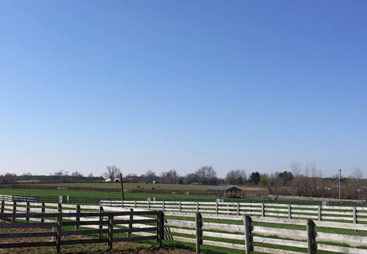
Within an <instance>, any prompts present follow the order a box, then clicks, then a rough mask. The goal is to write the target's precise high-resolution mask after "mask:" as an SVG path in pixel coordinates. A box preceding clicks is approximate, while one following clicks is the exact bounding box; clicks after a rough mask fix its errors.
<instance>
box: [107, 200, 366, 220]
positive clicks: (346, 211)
mask: <svg viewBox="0 0 367 254" xmlns="http://www.w3.org/2000/svg"><path fill="white" fill-rule="evenodd" d="M100 204H101V205H102V206H106V207H122V208H143V209H148V210H162V211H164V212H166V211H167V212H184V213H185V212H186V213H192V212H200V213H202V214H206V213H208V214H224V215H237V216H239V215H250V216H259V217H275V218H287V219H312V220H317V221H335V222H350V223H355V224H356V223H366V222H367V207H350V206H321V205H320V206H317V205H293V204H271V203H241V202H238V203H235V202H180V201H110V200H108V201H101V203H100Z"/></svg>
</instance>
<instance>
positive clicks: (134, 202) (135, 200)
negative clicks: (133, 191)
mask: <svg viewBox="0 0 367 254" xmlns="http://www.w3.org/2000/svg"><path fill="white" fill-rule="evenodd" d="M134 208H136V200H134Z"/></svg>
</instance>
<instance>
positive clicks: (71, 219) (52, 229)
mask: <svg viewBox="0 0 367 254" xmlns="http://www.w3.org/2000/svg"><path fill="white" fill-rule="evenodd" d="M9 205H10V206H9ZM39 205H40V207H37V205H33V206H32V208H31V205H30V203H25V204H24V203H17V202H13V203H12V204H10V203H9V202H5V201H2V202H1V211H0V220H3V221H7V222H12V223H0V230H1V231H4V230H6V229H22V231H23V230H24V229H29V231H28V232H24V231H23V232H10V233H8V232H5V233H2V232H1V233H0V239H12V238H19V239H23V238H26V239H28V238H37V239H38V238H40V239H41V240H40V241H22V242H16V243H9V242H6V243H4V240H2V242H1V243H0V249H1V248H22V247H42V246H53V247H56V250H57V253H60V249H61V246H63V245H70V244H91V243H107V244H108V249H112V246H113V243H115V242H133V241H144V240H156V241H157V243H158V245H159V246H162V240H163V236H164V219H163V212H161V211H118V212H113V211H110V212H105V211H104V209H103V208H102V207H101V208H99V209H100V210H99V212H95V211H93V212H81V209H80V206H76V210H75V211H70V210H65V211H63V209H62V205H61V204H58V205H57V212H54V210H55V209H54V208H49V207H48V206H47V205H46V204H44V203H42V204H39ZM20 207H22V209H20V210H22V212H21V213H19V208H20ZM17 208H18V209H17ZM24 209H25V211H23V210H24ZM31 209H32V210H33V211H34V210H37V212H31ZM39 210H40V211H39ZM50 210H52V211H51V212H50ZM17 211H18V212H17ZM142 216H150V217H142ZM31 222H32V223H31ZM142 224H143V225H144V226H143V227H141V226H139V225H142ZM70 226H73V227H75V230H70V229H67V228H66V227H70ZM86 228H92V229H86ZM32 229H33V230H32ZM34 229H36V230H37V231H39V229H42V230H43V231H45V232H34ZM149 232H150V233H149ZM152 232H153V233H152ZM93 234H94V235H95V234H98V237H94V236H93ZM122 234H127V236H126V237H122ZM71 236H87V237H86V239H80V238H78V239H65V238H64V237H68V238H70V237H71ZM47 239H49V240H47Z"/></svg>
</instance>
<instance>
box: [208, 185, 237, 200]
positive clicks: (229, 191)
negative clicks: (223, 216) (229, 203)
mask: <svg viewBox="0 0 367 254" xmlns="http://www.w3.org/2000/svg"><path fill="white" fill-rule="evenodd" d="M208 191H210V192H214V193H216V194H217V195H219V196H221V197H227V198H239V197H241V193H242V190H241V189H239V188H237V187H236V186H233V185H226V186H208Z"/></svg>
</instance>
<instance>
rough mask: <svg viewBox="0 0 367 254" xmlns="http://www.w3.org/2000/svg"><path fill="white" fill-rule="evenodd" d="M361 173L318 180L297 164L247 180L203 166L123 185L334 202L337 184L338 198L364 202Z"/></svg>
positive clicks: (311, 167)
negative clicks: (237, 189)
mask: <svg viewBox="0 0 367 254" xmlns="http://www.w3.org/2000/svg"><path fill="white" fill-rule="evenodd" d="M108 168H110V169H112V170H109V172H110V174H105V177H111V179H114V178H115V177H117V175H118V174H119V173H120V170H119V169H118V168H117V167H115V166H111V167H108ZM362 176H363V172H362V170H360V169H356V170H355V171H354V173H353V175H352V176H349V177H341V178H339V176H338V175H335V176H332V177H322V172H321V170H319V169H317V168H316V164H315V163H309V164H306V165H304V166H302V164H301V163H299V162H293V163H292V164H291V170H290V171H282V172H275V173H273V174H265V173H260V172H258V171H255V172H251V173H250V175H249V176H247V174H246V171H245V170H239V169H238V170H231V171H229V172H228V173H227V174H226V176H225V177H224V178H220V177H217V174H216V171H215V170H214V169H213V167H211V166H203V167H201V168H200V169H198V170H196V171H195V172H194V173H189V174H187V175H185V176H180V175H179V174H178V173H177V171H176V170H174V169H172V170H169V171H165V172H162V173H161V174H160V175H157V174H156V173H155V172H153V171H151V170H149V171H147V172H146V173H145V174H141V175H139V176H138V175H136V174H128V175H125V176H124V181H125V182H133V183H134V182H135V183H137V182H157V183H158V182H159V183H169V184H203V185H220V184H229V185H253V186H262V187H264V188H267V189H268V192H269V194H274V195H294V196H308V197H327V198H338V196H339V181H340V185H341V198H343V199H344V198H345V199H367V179H363V178H362Z"/></svg>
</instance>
